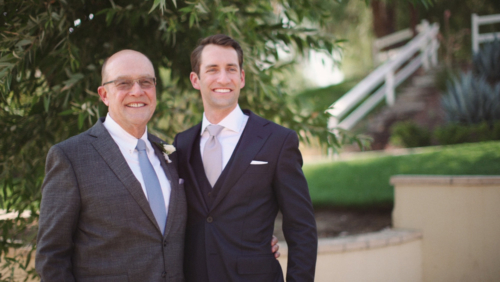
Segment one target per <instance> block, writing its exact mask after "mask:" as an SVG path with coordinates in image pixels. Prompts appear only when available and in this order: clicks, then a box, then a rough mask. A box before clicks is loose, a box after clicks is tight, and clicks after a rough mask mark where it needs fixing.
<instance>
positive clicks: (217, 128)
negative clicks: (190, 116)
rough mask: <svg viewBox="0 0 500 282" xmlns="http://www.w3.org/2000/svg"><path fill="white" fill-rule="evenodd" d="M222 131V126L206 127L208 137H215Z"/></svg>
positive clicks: (212, 125)
mask: <svg viewBox="0 0 500 282" xmlns="http://www.w3.org/2000/svg"><path fill="white" fill-rule="evenodd" d="M222 129H224V126H222V125H218V124H210V125H209V126H207V130H208V133H209V134H210V136H217V135H219V133H220V132H221V131H222Z"/></svg>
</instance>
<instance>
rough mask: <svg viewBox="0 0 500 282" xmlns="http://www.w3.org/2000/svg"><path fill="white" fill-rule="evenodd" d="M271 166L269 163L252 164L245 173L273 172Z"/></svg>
mask: <svg viewBox="0 0 500 282" xmlns="http://www.w3.org/2000/svg"><path fill="white" fill-rule="evenodd" d="M271 172H272V170H271V166H270V165H269V164H262V165H250V166H248V168H247V170H246V171H245V173H271Z"/></svg>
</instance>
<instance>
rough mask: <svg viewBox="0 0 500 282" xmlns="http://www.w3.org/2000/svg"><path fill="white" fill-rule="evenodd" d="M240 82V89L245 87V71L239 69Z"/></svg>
mask: <svg viewBox="0 0 500 282" xmlns="http://www.w3.org/2000/svg"><path fill="white" fill-rule="evenodd" d="M240 76H241V84H240V89H242V88H243V87H245V71H244V70H241V74H240Z"/></svg>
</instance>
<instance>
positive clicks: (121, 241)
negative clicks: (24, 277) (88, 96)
mask: <svg viewBox="0 0 500 282" xmlns="http://www.w3.org/2000/svg"><path fill="white" fill-rule="evenodd" d="M103 120H104V119H101V120H99V121H98V122H97V123H96V124H95V125H94V126H93V127H92V128H90V129H89V130H88V131H86V132H84V133H81V134H79V135H77V136H74V137H72V138H69V139H68V140H66V141H64V142H61V143H59V144H57V145H54V146H53V147H52V148H51V149H50V151H49V153H48V156H47V163H46V176H45V180H44V183H43V186H42V202H41V206H40V220H39V231H38V238H37V244H38V245H37V254H36V270H37V271H38V273H39V274H40V276H41V278H42V281H57V282H60V281H107V282H109V281H120V282H121V281H183V280H184V277H183V271H182V267H183V264H182V262H183V252H184V230H185V224H186V198H185V195H184V188H183V185H182V184H179V176H178V174H177V171H176V165H177V164H176V161H177V160H176V156H175V154H176V153H173V154H172V155H171V157H172V158H171V159H172V160H173V162H172V163H167V162H166V161H165V159H164V158H163V156H162V153H161V151H160V150H159V148H157V146H156V145H154V144H153V147H154V148H155V153H156V155H157V156H158V158H159V159H160V161H161V166H162V167H163V169H164V171H165V174H166V176H167V178H168V179H169V181H170V184H171V187H172V192H171V197H170V206H169V211H168V218H167V224H166V228H165V234H164V236H162V234H161V232H160V229H159V227H158V224H157V223H156V221H155V218H154V215H153V212H152V211H151V209H150V207H149V203H148V201H147V199H146V197H145V195H144V192H143V190H142V188H141V185H140V183H139V181H138V180H137V179H136V178H135V177H134V174H133V173H132V171H131V170H130V167H129V166H128V164H127V162H126V161H125V159H124V157H123V155H122V154H121V152H120V149H119V148H118V145H117V144H116V143H115V142H114V140H113V139H112V137H111V136H110V135H109V133H108V131H107V130H106V128H105V127H104V125H103V124H102V121H103ZM148 139H149V140H150V141H154V142H159V141H160V139H159V138H157V137H155V136H153V135H150V134H149V135H148Z"/></svg>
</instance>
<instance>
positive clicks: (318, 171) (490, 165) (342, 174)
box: [304, 141, 500, 208]
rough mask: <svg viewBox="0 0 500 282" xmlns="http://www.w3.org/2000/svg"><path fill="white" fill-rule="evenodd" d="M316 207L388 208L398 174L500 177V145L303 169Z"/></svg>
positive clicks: (457, 147) (447, 148) (449, 148)
mask: <svg viewBox="0 0 500 282" xmlns="http://www.w3.org/2000/svg"><path fill="white" fill-rule="evenodd" d="M304 173H305V175H306V178H307V181H308V183H309V190H310V193H311V198H312V201H313V204H314V205H315V206H316V207H319V206H337V207H367V208H368V207H388V206H391V205H392V204H393V201H394V193H393V187H392V186H391V185H390V184H389V179H390V177H391V176H393V175H397V174H419V175H423V174H427V175H500V142H499V141H493V142H483V143H470V144H461V145H452V146H444V147H441V148H440V149H437V150H432V151H430V152H425V153H419V154H411V155H402V156H384V157H377V158H369V159H362V160H352V161H337V162H331V163H321V164H310V165H304Z"/></svg>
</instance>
